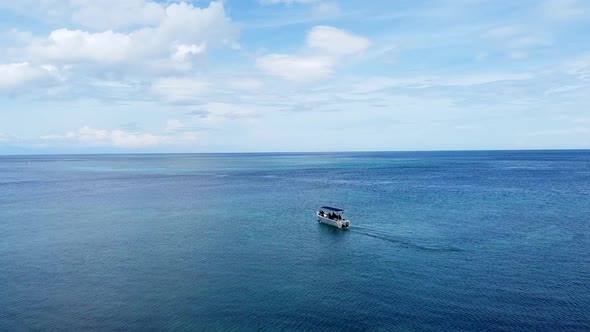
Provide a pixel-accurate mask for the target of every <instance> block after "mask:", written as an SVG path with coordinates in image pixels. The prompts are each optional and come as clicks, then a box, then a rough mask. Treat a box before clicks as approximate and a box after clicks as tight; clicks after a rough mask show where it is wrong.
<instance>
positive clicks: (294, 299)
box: [0, 151, 590, 331]
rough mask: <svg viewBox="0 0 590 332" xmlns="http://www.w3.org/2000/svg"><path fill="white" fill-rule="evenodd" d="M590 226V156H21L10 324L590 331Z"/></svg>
mask: <svg viewBox="0 0 590 332" xmlns="http://www.w3.org/2000/svg"><path fill="white" fill-rule="evenodd" d="M319 205H333V206H339V207H344V208H346V209H347V213H346V216H347V217H348V218H349V219H350V220H351V222H352V225H351V229H350V230H347V231H342V230H338V229H335V228H331V227H330V226H327V225H323V224H318V223H317V221H316V218H315V217H314V213H315V210H316V208H317V207H318V206H319ZM589 220H590V151H511V152H502V151H497V152H438V153H433V152H414V153H410V152H407V153H393V152H392V153H332V154H330V153H324V154H322V153H318V154H219V155H215V154H212V155H71V156H18V157H8V156H4V157H0V330H8V331H13V330H31V329H40V330H48V329H60V330H61V329H65V330H80V329H91V330H122V329H124V330H128V329H132V330H136V329H137V330H139V329H141V330H145V329H156V330H179V329H180V330H200V331H208V330H210V331H217V330H219V331H232V330H235V331H259V330H267V331H281V330H293V331H295V330H309V331H320V330H326V331H440V330H453V331H454V330H461V331H481V330H486V331H491V330H517V331H588V330H589V329H590V314H589V312H590V278H589V275H590V238H589V236H590V232H589V231H590V222H589Z"/></svg>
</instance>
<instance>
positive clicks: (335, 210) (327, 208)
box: [320, 206, 344, 212]
mask: <svg viewBox="0 0 590 332" xmlns="http://www.w3.org/2000/svg"><path fill="white" fill-rule="evenodd" d="M320 209H322V210H328V211H334V212H344V209H340V208H337V207H331V206H322V207H321V208H320Z"/></svg>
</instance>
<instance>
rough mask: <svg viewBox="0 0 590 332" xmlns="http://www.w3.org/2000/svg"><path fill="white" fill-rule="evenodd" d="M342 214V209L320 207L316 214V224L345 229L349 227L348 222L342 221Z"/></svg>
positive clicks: (346, 220)
mask: <svg viewBox="0 0 590 332" xmlns="http://www.w3.org/2000/svg"><path fill="white" fill-rule="evenodd" d="M343 214H344V209H340V208H336V207H331V206H322V207H320V208H319V209H318V211H317V212H316V215H317V216H318V222H321V223H324V224H328V225H331V226H335V227H338V228H342V229H347V228H349V227H350V220H348V219H344V217H343V216H342V215H343Z"/></svg>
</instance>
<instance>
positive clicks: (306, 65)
mask: <svg viewBox="0 0 590 332" xmlns="http://www.w3.org/2000/svg"><path fill="white" fill-rule="evenodd" d="M369 45H370V41H369V40H368V39H366V38H363V37H361V36H357V35H354V34H351V33H349V32H347V31H344V30H340V29H337V28H334V27H328V26H316V27H314V28H312V29H311V30H310V31H309V32H308V34H307V40H306V50H305V52H304V53H303V54H298V55H290V54H269V55H266V56H262V57H259V58H258V59H257V61H256V66H257V67H258V68H259V69H261V70H263V71H265V72H266V73H268V74H270V75H273V76H277V77H280V78H283V79H286V80H289V81H296V82H309V81H316V80H321V79H325V78H328V77H330V76H332V73H333V72H334V67H335V66H336V65H337V64H338V63H339V62H340V61H341V60H342V59H343V58H345V57H347V56H353V55H357V54H360V53H362V52H363V51H365V50H366V49H367V48H368V47H369Z"/></svg>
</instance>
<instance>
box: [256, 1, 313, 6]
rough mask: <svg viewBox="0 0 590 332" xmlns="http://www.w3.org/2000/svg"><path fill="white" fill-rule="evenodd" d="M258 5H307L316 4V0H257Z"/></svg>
mask: <svg viewBox="0 0 590 332" xmlns="http://www.w3.org/2000/svg"><path fill="white" fill-rule="evenodd" d="M258 2H259V3H261V4H263V5H276V4H286V5H290V4H294V3H301V4H309V3H314V2H317V0H258Z"/></svg>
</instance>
